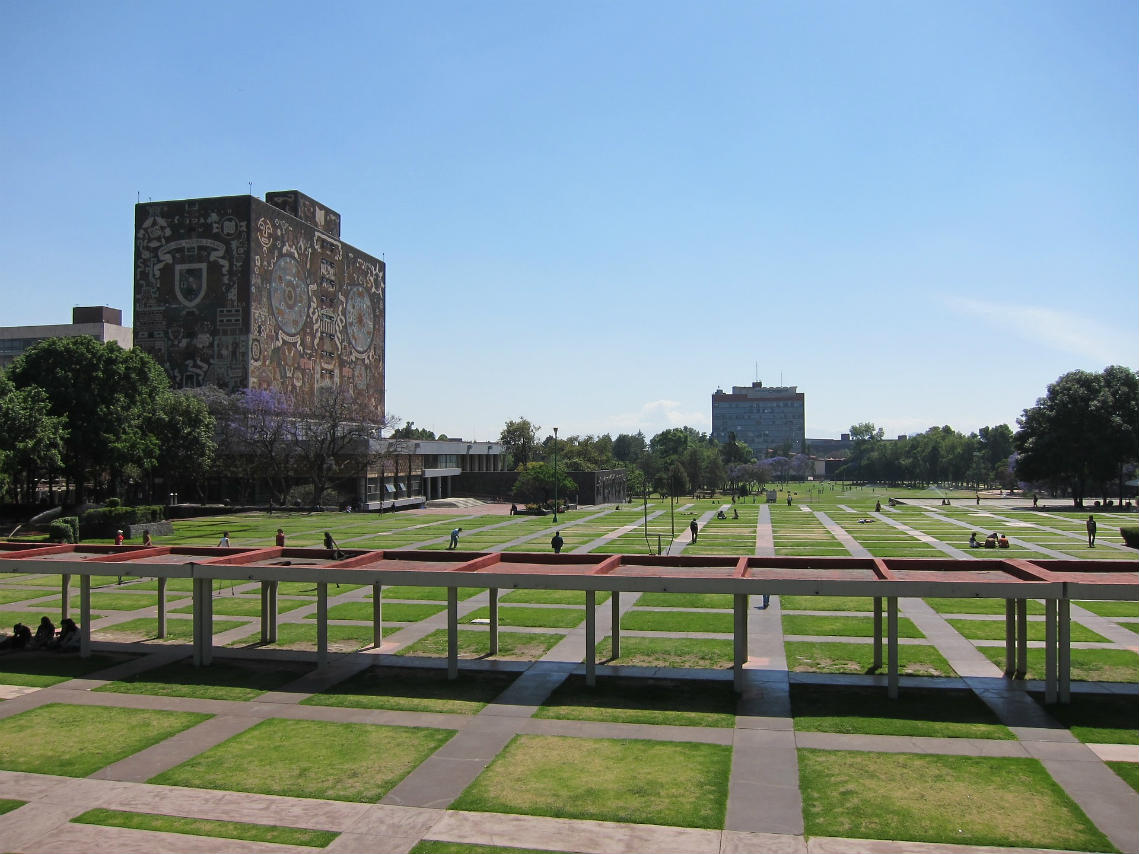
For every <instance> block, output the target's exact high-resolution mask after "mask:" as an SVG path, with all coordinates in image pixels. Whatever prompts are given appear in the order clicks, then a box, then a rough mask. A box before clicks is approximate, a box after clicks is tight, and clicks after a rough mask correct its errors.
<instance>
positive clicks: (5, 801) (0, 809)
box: [0, 798, 27, 815]
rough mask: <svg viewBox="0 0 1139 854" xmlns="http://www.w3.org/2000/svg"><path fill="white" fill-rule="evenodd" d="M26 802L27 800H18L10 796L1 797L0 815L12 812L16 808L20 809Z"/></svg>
mask: <svg viewBox="0 0 1139 854" xmlns="http://www.w3.org/2000/svg"><path fill="white" fill-rule="evenodd" d="M26 803H27V801H16V800H12V799H10V798H0V815H4V813H6V812H11V811H12V810H14V809H19V808H20V807H22V806H23V805H24V804H26Z"/></svg>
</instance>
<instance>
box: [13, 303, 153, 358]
mask: <svg viewBox="0 0 1139 854" xmlns="http://www.w3.org/2000/svg"><path fill="white" fill-rule="evenodd" d="M81 335H87V336H90V337H91V338H94V339H95V340H96V341H102V342H107V341H114V342H115V343H117V344H118V345H119V346H120V347H122V348H123V349H124V350H129V349H130V348H131V341H132V336H131V330H130V327H129V326H123V312H122V309H118V308H108V307H107V306H105V305H92V306H76V307H75V308H73V309H71V323H60V324H55V325H51V326H3V327H0V368H6V367H8V366H9V365H10V364H12V362H13V361H14V360H15V358H16V357H17V356H19V355H20V354H21V353H23V352H24V351H25V350H27V349H28V348H29V347H31V346H32V345H33V344H38V343H39V342H40V341H43V340H45V339H47V338H76V337H78V336H81Z"/></svg>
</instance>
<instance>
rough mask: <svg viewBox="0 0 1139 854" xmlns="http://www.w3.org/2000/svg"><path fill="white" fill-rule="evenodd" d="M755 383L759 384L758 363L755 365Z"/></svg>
mask: <svg viewBox="0 0 1139 854" xmlns="http://www.w3.org/2000/svg"><path fill="white" fill-rule="evenodd" d="M755 381H756V382H759V362H756V363H755Z"/></svg>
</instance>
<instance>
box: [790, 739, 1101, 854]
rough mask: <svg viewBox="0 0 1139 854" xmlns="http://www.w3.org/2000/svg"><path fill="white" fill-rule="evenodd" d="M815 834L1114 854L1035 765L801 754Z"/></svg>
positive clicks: (806, 812) (809, 823)
mask: <svg viewBox="0 0 1139 854" xmlns="http://www.w3.org/2000/svg"><path fill="white" fill-rule="evenodd" d="M799 779H800V786H801V789H802V792H803V820H804V825H805V828H804V829H805V832H806V833H807V835H808V836H837V837H853V838H862V839H898V840H912V841H915V842H932V843H942V844H945V843H956V844H961V845H995V846H1023V847H1040V848H1064V849H1073V850H1078V851H1110V850H1112V848H1113V846H1112V845H1111V843H1110V842H1109V841H1108V840H1107V838H1106V837H1104V836H1103V834H1102V833H1100V832H1099V831H1098V830H1097V829H1096V828H1095V826H1094V825H1093V824H1092V823H1091V822H1090V821H1089V820H1088V818H1087V816H1085V815H1084V813H1083V811H1082V810H1080V808H1079V807H1078V806H1076V804H1075V803H1074V802H1073V801H1072V799H1071V798H1070V797H1068V795H1067V794H1066V793H1065V792H1064V791H1063V790H1062V789H1061V788H1060V787H1059V786H1058V785H1057V784H1056V782H1055V781H1054V780H1053V779H1052V778H1051V777H1050V776H1048V773H1047V772H1046V771H1045V770H1044V767H1043V766H1042V765H1041V764H1040V762H1039V761H1037V760H1035V759H1022V758H991V757H981V756H938V755H916V754H907V753H855V752H850V751H823V750H810V749H800V750H799Z"/></svg>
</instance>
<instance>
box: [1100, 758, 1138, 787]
mask: <svg viewBox="0 0 1139 854" xmlns="http://www.w3.org/2000/svg"><path fill="white" fill-rule="evenodd" d="M1107 767H1109V768H1110V769H1111V770H1112V771H1114V772H1115V773H1116V774H1118V775H1119V776H1120V777H1121V778H1123V782H1125V783H1126V784H1127V785H1128V786H1130V787H1131V788H1132V789H1134V790H1135V791H1136V792H1139V763H1135V762H1108V763H1107Z"/></svg>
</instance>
